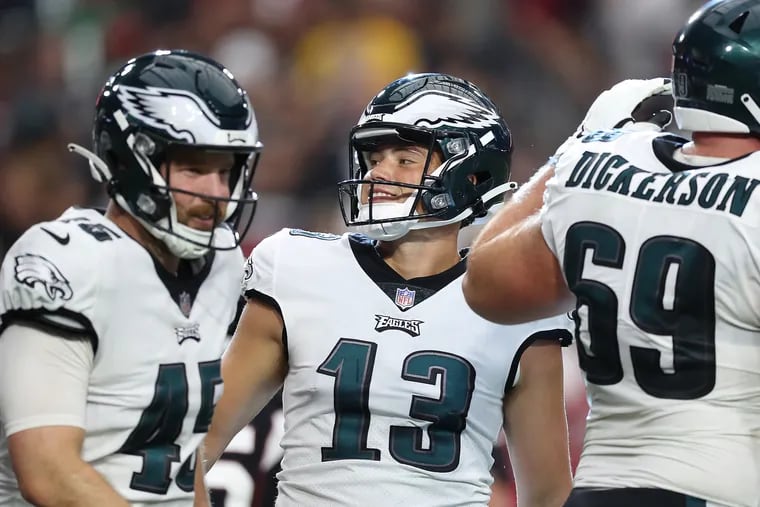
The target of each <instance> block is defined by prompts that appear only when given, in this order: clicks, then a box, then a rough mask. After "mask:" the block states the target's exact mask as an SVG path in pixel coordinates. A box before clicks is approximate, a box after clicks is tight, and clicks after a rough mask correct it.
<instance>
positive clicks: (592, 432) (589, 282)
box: [542, 131, 760, 507]
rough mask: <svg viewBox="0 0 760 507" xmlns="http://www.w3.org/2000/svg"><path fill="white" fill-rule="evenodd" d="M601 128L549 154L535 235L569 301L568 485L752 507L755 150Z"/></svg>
mask: <svg viewBox="0 0 760 507" xmlns="http://www.w3.org/2000/svg"><path fill="white" fill-rule="evenodd" d="M685 142H686V140H684V139H681V138H679V137H676V136H673V135H669V134H655V133H651V132H650V133H622V132H620V131H611V132H600V133H596V134H594V135H592V136H590V137H587V138H586V139H585V140H584V142H582V143H579V144H578V145H576V147H574V148H573V150H572V151H570V152H568V153H566V154H565V155H563V156H562V157H561V158H560V160H559V162H558V166H557V168H556V174H555V177H554V178H553V179H552V180H550V181H549V183H548V185H547V190H546V193H545V196H544V202H545V205H544V212H543V217H542V220H543V222H542V226H543V232H544V236H545V238H546V241H547V243H548V244H549V246H550V248H551V249H552V250H553V251H554V253H555V255H556V256H557V259H558V260H559V262H560V263H561V265H562V268H563V270H564V273H565V277H566V278H567V281H568V285H569V286H570V287H571V289H572V290H573V291H574V293H575V294H576V295H577V296H578V301H579V307H578V316H579V328H578V333H579V334H578V335H577V336H576V338H577V339H576V342H577V345H578V352H579V358H580V365H581V367H582V368H583V370H584V371H585V375H586V381H587V389H588V397H589V403H590V406H591V411H590V413H589V416H588V423H587V427H586V436H585V444H584V450H583V455H582V457H581V461H580V465H579V466H578V469H577V474H576V479H575V484H576V486H587V487H653V488H661V489H667V490H671V491H675V492H679V493H683V494H687V495H691V496H694V497H698V498H703V499H706V500H708V501H712V502H718V503H720V504H726V505H732V506H742V507H750V506H751V507H756V506H758V505H760V503H758V502H760V234H759V233H760V188H758V185H759V184H760V179H757V178H758V177H760V171H759V170H758V168H760V153H754V154H751V155H748V156H745V157H743V158H740V159H737V160H733V161H729V162H725V163H722V164H718V165H714V166H710V167H703V168H690V167H688V166H685V165H683V164H680V163H679V162H677V161H676V160H674V159H673V157H672V155H673V153H674V151H675V150H676V149H677V148H678V147H679V146H681V145H682V144H683V143H685Z"/></svg>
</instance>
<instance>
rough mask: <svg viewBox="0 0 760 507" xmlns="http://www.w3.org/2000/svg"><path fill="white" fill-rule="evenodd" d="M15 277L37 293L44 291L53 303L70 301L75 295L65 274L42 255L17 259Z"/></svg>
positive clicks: (22, 256)
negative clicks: (57, 300) (58, 300)
mask: <svg viewBox="0 0 760 507" xmlns="http://www.w3.org/2000/svg"><path fill="white" fill-rule="evenodd" d="M15 277H16V280H17V281H18V282H19V283H23V284H24V285H27V286H29V287H31V288H32V289H35V290H37V291H40V290H41V291H43V292H44V295H45V296H47V298H49V299H50V300H51V301H55V300H56V299H60V300H62V301H68V300H69V299H71V297H72V296H73V295H74V291H73V290H72V289H71V284H70V283H69V281H68V280H67V279H66V277H65V276H63V273H61V271H60V270H59V269H58V268H57V267H56V266H55V264H53V263H52V262H50V261H49V260H48V259H46V258H45V257H42V256H41V255H35V254H23V255H19V256H17V257H16V268H15Z"/></svg>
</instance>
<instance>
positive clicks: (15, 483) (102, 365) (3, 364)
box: [0, 51, 261, 507]
mask: <svg viewBox="0 0 760 507" xmlns="http://www.w3.org/2000/svg"><path fill="white" fill-rule="evenodd" d="M93 144H94V152H91V151H89V150H87V149H85V148H82V147H80V146H76V145H70V149H71V150H72V151H74V152H76V153H79V154H81V155H83V156H85V157H86V158H87V159H89V163H90V168H91V171H92V174H93V176H94V177H95V178H96V179H97V180H99V181H101V182H104V183H106V184H107V186H108V193H109V195H110V197H111V200H110V202H109V205H108V209H107V210H106V211H105V213H101V212H99V211H97V210H94V209H83V208H71V209H69V210H67V211H66V212H65V213H64V214H63V215H62V216H61V217H59V218H58V219H56V220H52V221H50V222H44V223H41V224H38V225H35V226H33V227H32V228H30V229H29V230H28V231H26V233H25V234H24V235H23V236H22V237H21V238H20V239H19V240H18V241H17V242H16V243H15V244H14V245H13V247H12V248H11V250H10V251H9V253H8V254H7V256H6V257H5V259H4V261H3V264H2V271H1V272H0V291H1V292H2V301H1V302H0V316H1V318H2V325H1V326H0V333H2V334H1V335H0V419H2V425H1V426H0V437H1V438H0V505H13V506H16V505H28V504H27V502H28V503H30V504H34V505H57V506H69V505H70V506H77V507H84V506H100V507H102V506H105V505H108V506H121V505H124V506H126V505H154V504H161V505H172V506H186V505H192V504H193V489H194V488H193V478H194V477H193V475H194V474H193V472H194V469H195V466H194V464H195V461H194V453H195V450H196V448H197V447H198V445H199V443H200V442H201V440H202V438H203V435H204V434H205V432H206V431H207V429H208V426H209V423H210V422H211V415H212V411H213V407H214V403H215V401H216V397H217V395H218V392H219V390H220V388H221V385H222V380H221V375H220V357H221V353H222V350H223V346H224V343H225V338H226V331H227V327H228V325H229V323H230V321H231V320H232V319H233V317H234V314H235V308H236V301H237V299H238V297H239V291H240V265H241V264H242V263H243V256H242V253H241V250H240V248H239V247H238V243H239V241H240V237H241V235H240V234H238V231H237V230H236V229H237V226H238V222H240V221H241V219H242V218H245V217H248V218H249V217H250V216H251V213H252V210H251V209H250V208H252V207H253V205H254V204H255V202H256V198H255V195H253V194H252V192H251V188H250V185H251V178H252V176H253V172H254V168H255V165H256V161H257V159H258V154H259V152H260V150H261V143H260V142H259V140H258V131H257V125H256V120H255V117H254V113H253V110H252V108H251V104H250V102H249V100H248V97H247V95H246V93H245V92H244V91H243V90H242V89H241V87H240V86H239V85H238V83H237V82H236V81H235V80H234V79H233V77H232V75H231V74H230V73H229V72H228V71H227V70H226V69H225V68H224V67H222V66H221V65H220V64H218V63H217V62H215V61H213V60H210V59H208V58H206V57H204V56H201V55H198V54H194V53H190V52H184V51H156V52H154V53H150V54H145V55H142V56H139V57H137V58H134V59H132V60H130V61H128V62H127V63H126V64H125V65H124V66H123V67H122V68H121V69H119V70H118V71H117V72H116V73H114V74H113V75H112V76H111V77H110V78H109V79H108V81H107V82H106V84H105V86H104V88H103V90H102V91H101V93H100V95H99V97H98V99H97V103H96V107H95V119H94V127H93ZM246 222H248V223H250V222H249V221H247V220H246ZM242 229H245V226H242V228H241V232H244V231H242ZM200 493H205V492H203V491H202V492H200ZM203 496H205V495H203ZM200 500H201V502H202V500H203V498H201V499H200ZM201 505H202V503H201Z"/></svg>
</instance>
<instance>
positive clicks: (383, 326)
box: [375, 314, 424, 336]
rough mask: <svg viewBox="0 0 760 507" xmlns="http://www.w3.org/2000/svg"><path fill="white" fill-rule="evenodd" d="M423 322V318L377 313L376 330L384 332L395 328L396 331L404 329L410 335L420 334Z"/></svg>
mask: <svg viewBox="0 0 760 507" xmlns="http://www.w3.org/2000/svg"><path fill="white" fill-rule="evenodd" d="M423 322H424V321H423V320H407V319H399V318H396V317H390V316H388V315H377V314H375V331H377V332H378V333H382V332H383V331H388V330H389V329H394V330H396V331H403V332H405V333H406V334H408V335H409V336H419V335H420V324H422V323H423Z"/></svg>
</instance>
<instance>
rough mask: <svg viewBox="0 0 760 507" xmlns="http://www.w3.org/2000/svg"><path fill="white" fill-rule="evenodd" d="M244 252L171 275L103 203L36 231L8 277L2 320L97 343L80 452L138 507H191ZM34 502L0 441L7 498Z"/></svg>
mask: <svg viewBox="0 0 760 507" xmlns="http://www.w3.org/2000/svg"><path fill="white" fill-rule="evenodd" d="M241 266H243V256H242V253H241V251H240V250H239V249H237V250H230V251H219V252H216V253H215V255H214V257H213V261H211V262H207V263H206V264H205V266H202V267H201V266H199V271H198V272H197V273H195V275H194V276H193V275H191V274H188V276H182V275H181V276H179V277H175V276H174V275H171V274H169V273H168V272H166V271H165V270H164V269H163V268H162V267H161V266H160V265H158V264H157V263H156V262H155V261H154V259H153V258H152V257H151V256H150V255H149V254H148V252H147V251H146V250H145V249H144V248H143V247H142V246H140V245H139V244H138V243H137V242H135V241H134V240H132V239H131V238H130V237H129V236H127V235H126V234H125V233H124V232H122V231H121V230H120V229H119V228H118V227H117V226H116V225H115V224H113V223H112V222H111V221H110V220H108V219H107V218H105V217H104V216H103V215H102V214H100V213H99V212H97V211H95V210H87V209H70V210H68V211H66V212H65V213H64V214H63V215H62V216H61V217H60V218H59V219H57V220H55V221H52V222H46V223H42V224H38V225H36V226H34V227H32V228H31V229H29V230H28V231H27V232H26V233H25V234H24V235H23V236H22V237H21V238H20V239H19V240H18V241H17V242H16V243H15V244H14V245H13V247H12V248H11V250H10V251H9V252H8V254H7V255H6V257H5V259H4V261H3V265H2V272H0V291H2V303H0V315H2V317H1V318H2V326H3V327H5V326H8V325H9V324H12V323H15V322H25V321H35V322H38V323H43V324H46V325H48V326H49V327H50V328H52V329H53V330H55V329H62V330H66V329H70V330H76V331H77V332H83V333H86V334H87V335H88V336H89V337H90V339H91V341H92V344H93V347H94V349H95V356H94V363H93V369H92V372H91V374H90V379H89V387H88V394H87V414H86V428H85V430H86V436H85V440H84V447H83V451H82V455H83V458H84V459H85V460H86V461H88V462H90V463H91V464H92V465H93V466H94V467H95V469H96V470H97V471H98V472H99V473H101V474H102V475H103V476H104V477H105V478H106V480H107V481H108V482H109V483H110V484H111V485H112V486H113V487H114V488H115V489H116V490H117V491H118V493H119V494H121V495H122V496H123V497H124V498H126V499H127V500H128V501H129V502H130V503H132V504H133V505H151V504H156V503H161V504H163V505H172V506H180V505H181V506H186V505H192V496H193V469H194V462H193V453H194V451H195V449H196V447H197V446H198V444H199V442H200V441H201V439H202V438H203V436H204V434H205V433H206V431H207V430H208V426H209V423H210V422H211V416H212V412H213V406H214V404H215V402H216V398H217V397H218V395H219V394H221V390H220V389H221V386H222V381H221V375H220V357H221V353H222V351H223V347H224V343H225V337H226V334H227V329H228V326H229V325H230V323H231V321H232V320H233V318H234V315H235V309H236V302H237V299H238V298H239V292H240V280H241V278H242V277H241ZM3 502H10V505H26V504H24V503H23V501H22V500H21V498H20V495H19V493H18V490H17V486H16V482H15V479H14V477H13V474H12V471H11V467H10V460H9V457H8V453H7V447H6V442H5V441H4V440H3V441H2V442H0V504H4V503H3Z"/></svg>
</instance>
